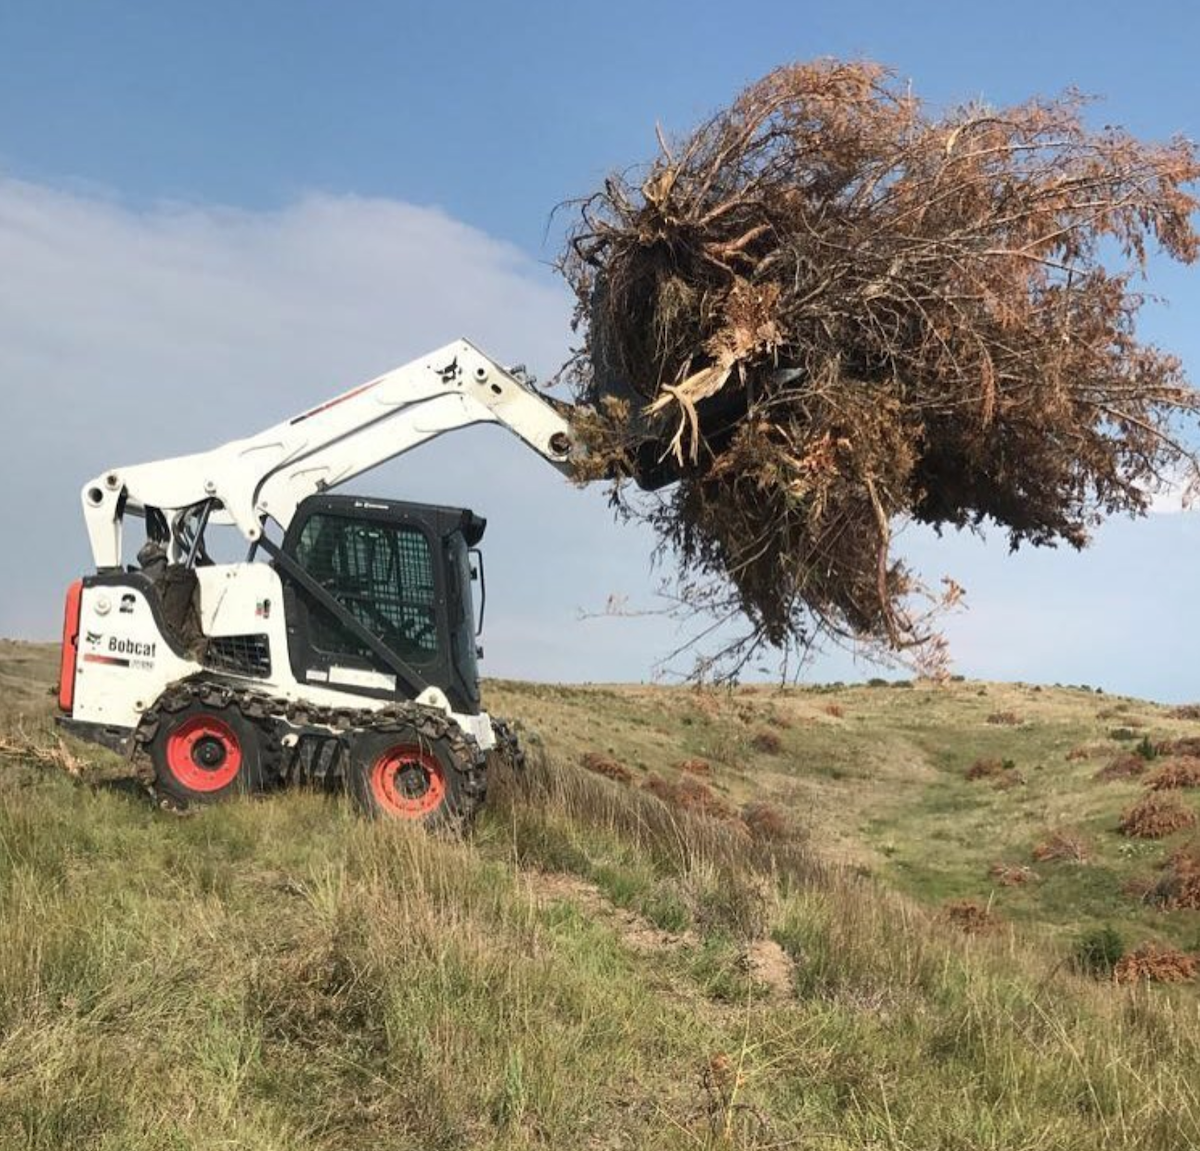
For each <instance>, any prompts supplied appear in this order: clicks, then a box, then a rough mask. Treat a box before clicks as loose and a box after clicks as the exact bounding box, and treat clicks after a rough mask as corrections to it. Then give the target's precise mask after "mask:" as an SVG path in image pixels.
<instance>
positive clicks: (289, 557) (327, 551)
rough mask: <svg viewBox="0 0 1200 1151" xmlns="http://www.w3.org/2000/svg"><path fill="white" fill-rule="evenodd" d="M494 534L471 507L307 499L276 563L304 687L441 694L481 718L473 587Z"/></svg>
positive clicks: (398, 695) (385, 694)
mask: <svg viewBox="0 0 1200 1151" xmlns="http://www.w3.org/2000/svg"><path fill="white" fill-rule="evenodd" d="M486 523H487V521H486V520H484V519H482V518H481V517H479V516H477V515H475V514H474V513H473V512H471V511H468V510H466V509H465V508H447V507H438V506H434V505H429V504H414V503H404V502H400V501H395V500H381V499H367V498H364V497H359V496H330V495H316V496H310V497H309V498H308V499H306V500H304V501H303V502H302V503H301V504H300V506H299V507H298V508H297V510H296V514H295V516H294V517H293V519H292V522H291V525H290V526H289V528H288V531H287V534H286V536H285V537H284V540H283V543H282V547H281V549H280V551H281V552H282V555H281V556H279V557H277V566H278V567H280V568H281V571H280V574H281V576H282V577H283V580H284V587H285V593H284V595H285V609H286V615H287V631H288V651H289V658H290V661H291V667H292V674H293V675H294V677H295V678H296V680H297V681H298V682H300V683H308V684H311V685H314V686H324V687H329V688H331V689H334V690H337V691H344V692H350V693H354V694H360V695H365V696H370V697H374V698H390V699H411V698H414V697H415V696H417V695H419V694H420V693H421V691H422V690H424V688H425V687H427V686H432V687H437V688H440V689H441V690H442V691H443V692H445V694H446V696H447V698H448V699H449V701H450V704H451V707H452V708H453V709H454V710H455V711H457V712H461V713H465V714H477V713H478V712H479V709H480V693H479V669H478V663H477V655H478V653H477V649H476V626H475V619H476V615H475V606H474V600H473V595H472V582H473V580H475V579H477V578H478V580H479V581H480V584H481V589H482V577H483V569H482V556H481V555H480V554H479V552H478V551H477V550H476V545H477V544H478V543H479V541H480V540H481V539H482V537H483V532H484V528H485V527H486ZM289 574H290V575H291V577H292V578H288V577H289Z"/></svg>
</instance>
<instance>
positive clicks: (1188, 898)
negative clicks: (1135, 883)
mask: <svg viewBox="0 0 1200 1151" xmlns="http://www.w3.org/2000/svg"><path fill="white" fill-rule="evenodd" d="M1146 899H1147V900H1148V901H1150V902H1152V903H1155V904H1157V905H1158V906H1160V907H1162V908H1164V909H1166V910H1168V911H1200V840H1193V841H1192V842H1191V843H1188V844H1185V845H1184V846H1183V847H1180V848H1179V849H1178V850H1176V851H1173V852H1172V853H1171V854H1170V856H1168V858H1167V860H1166V862H1165V863H1164V864H1163V874H1162V878H1161V879H1159V881H1158V882H1157V883H1156V884H1154V885H1153V886H1152V888H1151V889H1150V891H1149V892H1148V893H1147V895H1146Z"/></svg>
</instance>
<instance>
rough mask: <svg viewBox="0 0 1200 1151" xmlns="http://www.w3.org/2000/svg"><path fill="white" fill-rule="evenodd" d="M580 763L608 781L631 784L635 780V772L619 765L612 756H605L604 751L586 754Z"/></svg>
mask: <svg viewBox="0 0 1200 1151" xmlns="http://www.w3.org/2000/svg"><path fill="white" fill-rule="evenodd" d="M580 763H582V764H583V766H584V767H585V768H587V770H588V771H591V772H595V774H596V775H603V776H604V777H605V778H607V779H612V780H616V782H617V783H629V782H630V781H631V780H632V779H633V772H632V771H630V770H629V768H627V767H626V766H625V765H624V764H621V763H618V762H617V761H616V760H615V759H613V758H612V757H611V756H608V755H605V754H604V753H603V752H602V751H587V752H584V754H583V757H582V758H581V759H580Z"/></svg>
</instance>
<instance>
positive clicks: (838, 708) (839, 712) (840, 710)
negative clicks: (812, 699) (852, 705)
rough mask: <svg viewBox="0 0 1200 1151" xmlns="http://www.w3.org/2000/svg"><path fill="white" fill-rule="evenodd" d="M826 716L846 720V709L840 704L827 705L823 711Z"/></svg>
mask: <svg viewBox="0 0 1200 1151" xmlns="http://www.w3.org/2000/svg"><path fill="white" fill-rule="evenodd" d="M822 710H823V711H824V712H825V714H826V715H831V716H833V718H834V719H845V717H846V709H845V708H844V707H842V705H841V704H840V703H827V704H826V705H825V707H824V708H823V709H822Z"/></svg>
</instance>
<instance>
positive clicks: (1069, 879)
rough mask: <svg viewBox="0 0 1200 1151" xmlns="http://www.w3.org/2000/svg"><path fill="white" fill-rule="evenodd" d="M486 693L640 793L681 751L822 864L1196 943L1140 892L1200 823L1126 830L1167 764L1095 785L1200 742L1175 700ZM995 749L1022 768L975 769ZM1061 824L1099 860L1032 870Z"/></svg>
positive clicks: (1198, 920)
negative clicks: (977, 772)
mask: <svg viewBox="0 0 1200 1151" xmlns="http://www.w3.org/2000/svg"><path fill="white" fill-rule="evenodd" d="M490 702H491V705H492V706H493V707H494V708H495V709H496V710H497V711H499V712H502V713H504V714H508V715H513V716H518V717H521V719H522V721H523V723H524V724H525V726H526V729H527V733H528V735H529V737H530V738H531V739H533V740H535V741H540V743H541V745H542V746H543V747H544V748H545V749H546V750H547V752H548V753H549V754H550V755H551V757H552V758H553V759H555V760H556V761H559V762H567V763H580V762H582V760H583V758H584V757H585V756H586V755H587V754H588V753H589V752H592V753H595V752H600V753H602V754H603V755H605V756H607V757H608V758H610V759H612V760H614V761H616V762H618V763H620V764H621V765H623V766H625V767H626V768H628V769H629V771H630V773H631V775H632V777H633V778H632V781H631V784H632V785H633V786H639V785H641V786H645V784H646V782H647V781H648V780H652V779H653V778H654V777H656V776H657V777H661V778H665V779H667V780H672V779H678V778H680V775H681V773H680V772H679V770H678V765H679V764H680V763H681V762H683V761H686V760H688V759H699V760H702V761H703V762H704V763H705V764H707V765H708V767H709V769H710V770H709V772H708V774H707V775H705V776H703V777H702V778H703V779H704V781H705V782H706V783H707V784H708V786H709V787H710V788H711V789H712V790H713V791H714V792H715V793H717V794H718V795H719V796H721V797H723V798H725V799H727V800H728V801H729V802H730V804H731V805H732V806H734V807H739V806H740V805H742V804H744V803H746V802H748V801H751V800H759V801H763V800H765V801H767V802H769V803H771V804H772V805H773V806H774V807H776V808H777V809H778V810H779V811H780V812H782V813H784V814H785V815H786V816H787V818H788V819H789V820H791V821H793V822H794V823H795V824H796V825H797V827H798V828H799V829H800V830H801V831H802V832H803V833H805V834H806V835H807V836H808V837H809V839H810V841H811V843H812V846H813V848H814V850H815V851H816V853H817V854H818V855H819V856H820V857H821V858H823V859H826V860H831V861H838V862H842V863H845V864H847V865H850V866H853V867H854V868H855V869H856V870H858V871H859V872H861V873H864V874H869V875H871V876H874V877H876V878H878V879H880V880H882V881H883V882H885V883H886V884H887V885H888V886H889V887H893V888H896V889H898V890H900V891H903V892H905V893H906V894H909V895H912V896H915V897H916V898H917V899H919V900H921V901H922V902H924V903H927V904H930V905H935V906H936V905H939V904H941V903H942V902H944V901H946V900H949V899H962V898H974V899H978V900H981V901H988V902H990V903H991V905H992V906H993V908H994V909H995V911H996V912H997V913H998V914H1000V915H1002V916H1004V917H1006V918H1010V919H1012V920H1013V921H1015V922H1019V923H1029V922H1037V923H1040V924H1044V925H1046V926H1047V928H1048V929H1049V930H1050V932H1051V933H1052V934H1054V935H1057V936H1059V937H1061V938H1063V939H1064V940H1065V939H1066V938H1070V937H1074V936H1075V935H1077V934H1078V933H1079V932H1081V931H1086V930H1090V929H1095V928H1097V927H1099V926H1101V925H1103V924H1105V923H1110V922H1111V923H1113V924H1114V925H1116V926H1118V927H1120V929H1121V930H1122V931H1123V932H1124V933H1125V934H1127V935H1128V936H1129V939H1130V941H1131V942H1138V941H1141V940H1143V939H1157V940H1162V941H1164V942H1173V943H1174V944H1175V945H1177V946H1182V947H1185V948H1188V949H1191V950H1197V949H1200V915H1197V914H1196V912H1194V911H1167V912H1164V911H1162V910H1158V909H1157V908H1155V907H1152V906H1150V905H1148V904H1147V903H1145V902H1144V901H1143V900H1142V899H1140V898H1139V897H1138V896H1136V895H1130V894H1128V893H1127V890H1126V889H1127V888H1128V889H1132V890H1135V891H1137V890H1139V889H1140V888H1143V887H1144V886H1145V885H1146V884H1147V883H1152V882H1153V881H1154V879H1155V878H1157V876H1158V875H1159V865H1160V864H1161V863H1162V861H1163V860H1164V859H1165V858H1166V857H1167V855H1168V854H1169V853H1170V852H1171V851H1172V850H1174V849H1176V848H1178V847H1180V846H1181V845H1183V844H1186V843H1188V842H1190V841H1191V840H1192V835H1191V833H1189V832H1188V831H1186V830H1184V831H1181V832H1180V833H1177V834H1175V835H1173V836H1169V837H1167V838H1166V839H1165V840H1143V839H1136V838H1129V837H1127V836H1124V835H1121V834H1120V833H1119V832H1118V830H1117V824H1118V820H1119V816H1120V813H1121V812H1122V811H1123V810H1125V809H1126V808H1127V807H1128V806H1129V805H1131V804H1132V803H1134V802H1136V801H1137V800H1138V799H1140V798H1141V796H1142V795H1143V794H1144V793H1145V791H1146V788H1145V786H1144V778H1145V776H1149V775H1152V774H1153V773H1154V771H1155V770H1156V769H1157V768H1158V767H1159V766H1160V765H1161V763H1162V762H1164V761H1165V757H1164V758H1163V759H1158V760H1154V761H1151V762H1149V763H1148V764H1147V765H1146V772H1145V776H1143V777H1140V778H1126V779H1116V780H1109V781H1102V780H1097V778H1096V776H1097V773H1098V772H1100V771H1102V770H1103V769H1104V768H1105V767H1106V766H1108V765H1109V764H1110V763H1111V762H1112V761H1113V760H1114V759H1116V758H1118V757H1128V756H1129V755H1130V754H1131V753H1133V751H1134V749H1135V748H1136V747H1137V746H1138V744H1139V743H1140V742H1141V741H1142V740H1148V741H1149V742H1150V743H1152V744H1154V745H1158V744H1161V743H1164V742H1170V741H1176V740H1180V739H1187V738H1196V737H1197V736H1198V735H1200V723H1197V722H1196V721H1195V720H1184V719H1179V718H1176V715H1177V712H1176V710H1175V709H1170V708H1165V707H1160V706H1158V705H1155V704H1150V703H1145V702H1142V701H1137V700H1130V699H1123V698H1118V697H1114V696H1110V695H1104V694H1098V693H1097V692H1095V691H1094V690H1093V689H1090V688H1044V689H1043V688H1040V687H1036V686H1024V685H1005V684H979V683H961V682H960V683H953V684H950V685H948V686H947V687H933V686H928V685H925V686H923V685H917V686H914V685H912V684H910V683H907V682H903V681H902V682H901V683H899V684H898V685H895V686H886V685H880V686H874V687H867V686H851V687H837V688H828V687H826V688H819V689H812V688H807V689H805V688H795V689H788V690H784V691H780V690H777V689H773V688H764V687H759V688H741V689H739V690H737V691H735V692H732V693H729V692H705V693H700V692H696V691H693V690H686V689H684V690H681V689H668V688H655V687H564V686H557V685H535V684H517V683H497V684H495V685H493V687H492V692H491V696H490ZM776 745H778V746H776ZM981 760H982V761H985V762H986V761H989V760H990V761H994V762H995V763H996V766H1000V765H1004V764H1008V765H1010V766H1009V767H1008V769H1007V770H1002V771H1000V772H998V773H997V774H996V775H995V776H994V777H985V778H983V779H979V780H976V781H971V780H968V778H967V773H968V771H969V770H970V768H971V767H972V766H973V765H975V764H976V763H978V762H980V761H981ZM997 761H998V762H997ZM684 774H686V773H684ZM1182 794H1184V795H1185V797H1186V798H1184V799H1183V801H1182V802H1184V803H1186V804H1188V805H1190V806H1191V807H1192V808H1193V809H1195V810H1196V811H1198V812H1200V803H1197V802H1196V801H1195V800H1193V799H1192V798H1191V797H1190V793H1188V792H1184V793H1182ZM1064 832H1065V833H1068V834H1069V835H1071V836H1073V837H1077V838H1078V840H1079V841H1080V846H1081V847H1082V848H1083V849H1084V850H1085V852H1086V855H1087V861H1086V863H1077V862H1075V861H1073V860H1071V859H1066V860H1053V861H1048V862H1045V863H1041V864H1039V863H1036V862H1035V861H1034V859H1033V855H1032V853H1033V852H1034V849H1035V848H1037V847H1038V846H1039V845H1043V844H1045V843H1046V842H1047V841H1049V840H1051V839H1052V838H1053V837H1054V836H1055V835H1056V834H1059V833H1064ZM997 864H999V865H1008V866H1009V867H1010V868H1019V867H1026V866H1028V867H1029V868H1030V872H1029V874H1028V875H1027V876H1026V877H1025V882H1022V883H1020V884H1019V885H1017V886H1013V887H1003V886H1001V885H999V884H998V883H997V881H996V879H995V878H994V877H993V876H991V875H990V874H989V872H990V870H991V869H992V867H993V865H997Z"/></svg>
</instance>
